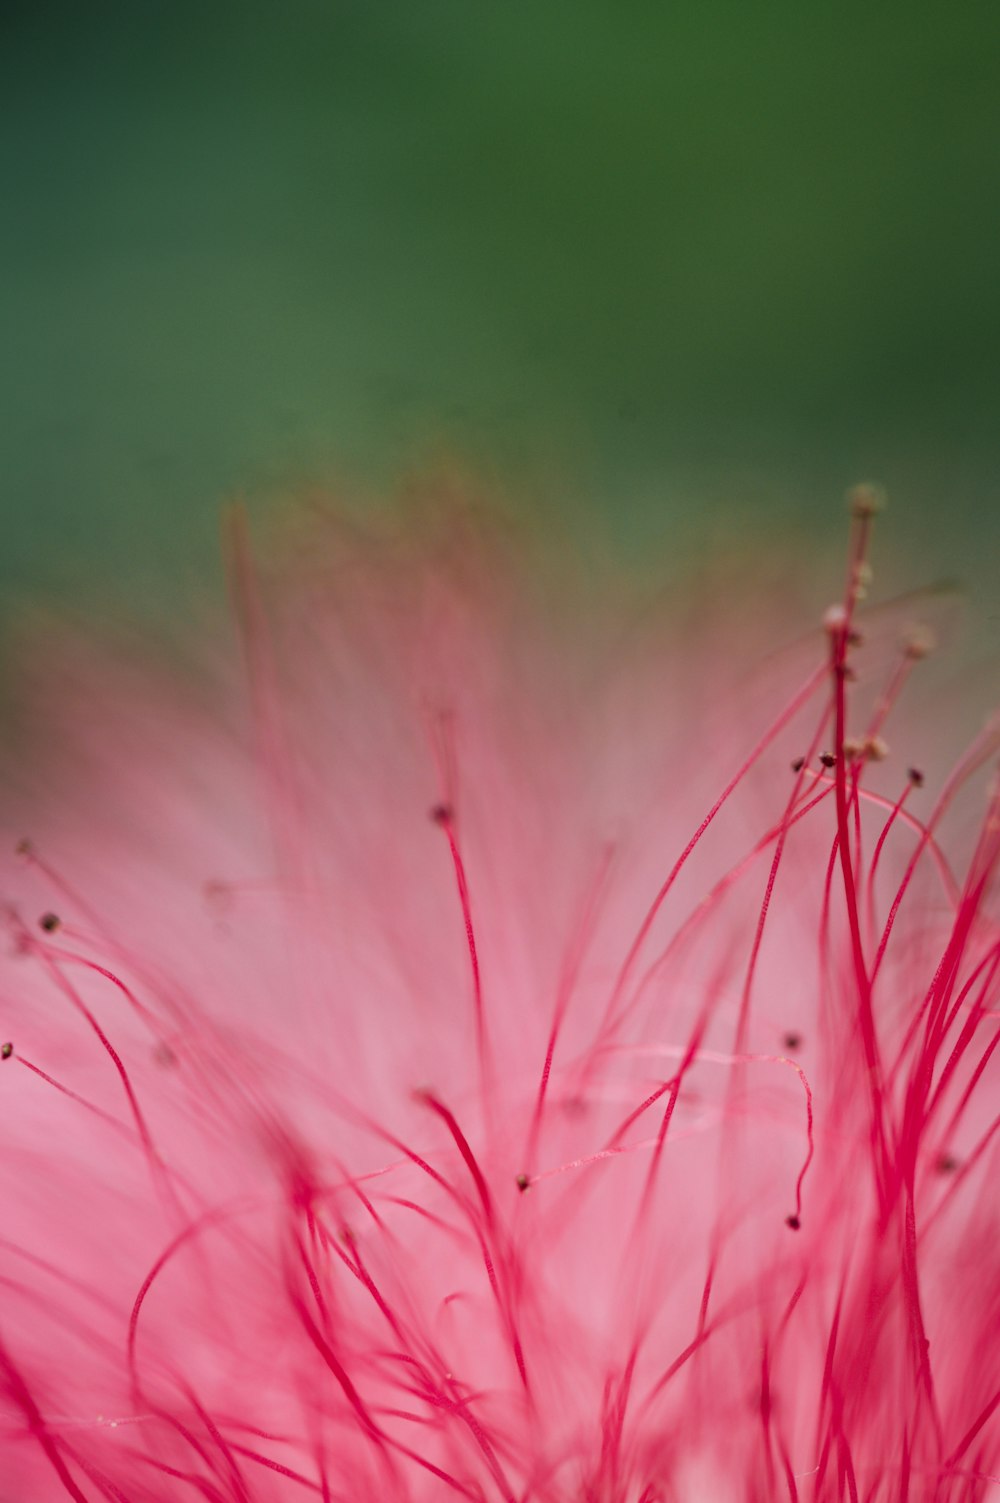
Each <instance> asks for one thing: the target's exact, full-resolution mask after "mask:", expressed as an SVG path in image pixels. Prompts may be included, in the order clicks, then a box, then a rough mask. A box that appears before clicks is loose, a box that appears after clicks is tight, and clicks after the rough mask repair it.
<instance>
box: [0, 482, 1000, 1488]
mask: <svg viewBox="0 0 1000 1503" xmlns="http://www.w3.org/2000/svg"><path fill="white" fill-rule="evenodd" d="M876 509H877V497H876V495H875V493H874V492H873V491H872V490H871V489H869V488H859V489H858V490H857V491H856V492H855V493H853V496H852V523H851V526H852V536H851V545H850V551H849V560H848V569H847V579H846V583H845V587H844V592H843V596H842V598H841V600H840V601H838V602H837V603H836V605H835V606H833V607H832V608H831V609H830V610H828V611H827V613H826V616H825V617H824V618H823V621H822V625H821V626H818V627H817V628H816V630H815V631H814V632H813V634H812V635H811V636H808V637H807V638H806V639H804V640H803V639H798V638H797V639H796V641H795V644H794V646H792V647H791V648H787V647H786V648H785V649H784V650H783V651H781V652H778V653H773V652H770V651H765V650H764V648H763V647H761V648H760V650H759V651H758V645H757V642H756V637H757V636H758V635H761V636H763V635H766V634H767V632H769V631H770V630H771V629H772V627H771V625H770V624H768V625H766V626H764V627H762V628H761V630H760V633H758V632H757V631H756V630H755V628H754V625H753V622H754V614H755V610H756V607H757V605H758V604H759V605H760V606H761V607H762V608H765V607H770V604H771V603H770V602H768V601H767V600H764V599H761V600H760V601H759V602H755V601H754V599H753V597H752V594H751V595H750V598H749V601H748V603H747V604H744V605H741V606H740V607H739V608H736V607H732V608H729V609H723V610H722V611H721V612H716V613H715V614H714V615H712V613H710V612H708V611H707V610H706V612H705V615H704V619H701V618H699V617H698V616H697V614H695V615H694V616H688V617H687V618H686V619H685V620H684V622H683V624H682V626H678V624H677V621H676V620H675V621H674V622H673V624H672V625H671V623H670V620H669V613H668V612H664V611H662V610H658V609H652V610H650V611H649V612H647V614H646V616H645V618H644V619H639V618H638V617H637V616H636V614H635V613H633V618H632V619H631V620H629V619H628V613H627V612H624V611H623V610H622V608H621V604H620V601H619V602H618V603H617V604H616V599H617V597H616V595H615V591H614V590H613V589H611V588H609V587H607V586H606V585H605V584H602V583H601V582H600V581H598V582H595V581H594V579H593V578H589V579H587V580H586V588H585V589H584V588H580V583H579V581H582V580H583V578H584V571H582V570H581V574H580V576H579V580H578V584H577V586H576V587H574V588H571V587H570V586H569V584H568V583H567V579H568V573H569V570H568V568H567V567H564V570H563V574H562V575H561V576H560V578H559V584H558V587H557V584H556V576H555V573H554V571H553V570H552V568H551V560H550V561H549V566H547V567H542V566H540V565H539V563H538V559H537V558H536V557H535V555H534V553H533V551H532V545H531V543H530V541H529V540H528V539H527V538H526V537H524V536H523V535H521V534H519V533H517V532H516V530H514V531H512V530H510V529H506V530H505V529H504V528H503V527H501V526H500V525H499V524H498V523H497V522H496V519H495V518H494V519H493V520H488V519H487V520H484V519H483V517H482V516H480V515H479V514H478V513H477V511H476V510H475V508H473V507H467V506H463V505H461V504H451V505H449V506H446V507H443V508H442V509H441V510H434V509H432V508H431V509H425V510H422V511H421V510H418V511H417V513H416V515H415V516H412V517H410V519H409V520H408V521H404V522H402V523H400V524H398V525H389V524H385V523H383V524H379V525H375V524H371V525H369V526H367V527H362V526H360V525H358V524H356V523H351V522H349V520H348V519H347V518H346V516H345V515H344V514H343V513H336V512H329V513H326V512H323V511H317V512H316V513H315V514H313V515H312V516H310V517H308V518H305V519H302V521H301V523H300V525H299V526H298V527H297V528H293V529H291V531H290V535H289V538H288V539H287V540H286V544H285V545H284V551H283V553H282V556H281V558H280V560H279V561H276V562H272V564H271V565H270V566H268V567H267V568H262V567H261V566H260V565H259V564H258V563H257V562H256V560H255V556H254V550H253V549H252V547H251V545H250V541H249V538H248V534H247V528H246V523H245V519H244V518H243V517H242V515H241V514H240V513H239V512H236V513H234V514H233V515H232V516H231V518H230V519H229V523H228V525H227V560H228V569H229V578H230V581H231V587H232V600H233V620H234V622H235V624H236V631H235V641H234V644H233V645H234V647H235V648H236V649H237V650H236V651H234V652H224V651H222V650H218V651H217V652H216V653H215V655H214V657H213V658H212V660H211V663H210V662H209V655H208V653H207V651H205V652H204V653H203V666H202V669H201V670H200V672H199V673H198V674H194V675H191V674H188V675H184V674H182V673H180V672H179V671H178V672H176V673H174V674H171V673H168V672H166V671H165V670H163V669H162V668H160V667H157V666H156V665H155V663H154V662H152V661H149V662H145V663H139V664H138V665H137V664H136V663H135V662H134V661H133V662H132V663H131V664H130V663H128V662H127V661H125V660H124V659H123V658H122V657H120V656H119V657H118V658H115V657H114V656H111V657H102V656H101V654H99V653H92V652H88V650H87V649H86V648H85V647H84V646H83V644H82V642H81V641H80V640H78V639H77V640H73V641H69V642H64V643H63V644H61V645H58V644H56V643H54V642H53V643H50V644H49V647H48V650H47V651H46V652H45V653H44V654H43V656H42V658H41V659H40V660H41V661H44V663H45V665H46V671H45V673H44V675H42V676H41V677H40V678H39V676H38V675H35V676H34V680H33V682H30V683H29V685H28V689H27V691H26V693H27V698H28V700H29V701H30V703H29V705H28V708H27V710H26V711H25V714H26V719H27V729H26V730H25V731H24V732H23V734H22V736H21V738H20V742H19V747H20V749H19V751H18V753H17V755H16V757H15V759H14V761H13V762H12V764H11V768H10V775H9V779H8V794H7V801H6V806H5V808H4V811H3V816H4V819H5V821H7V822H8V823H9V824H11V826H12V827H13V824H14V822H15V821H16V822H17V823H18V824H19V825H20V826H21V828H22V829H24V830H26V831H27V838H24V839H21V840H20V842H19V844H18V847H17V851H16V854H15V856H14V858H13V859H12V861H11V862H10V863H9V864H8V867H7V869H6V873H5V885H6V890H7V896H8V905H7V909H6V913H7V934H8V941H7V945H6V953H5V955H4V956H3V958H2V960H0V1031H2V1036H3V1038H4V1040H6V1042H4V1044H3V1049H2V1059H0V1121H2V1123H3V1145H4V1150H3V1155H2V1158H0V1205H2V1207H3V1213H4V1214H3V1225H2V1228H0V1284H2V1294H0V1458H2V1459H0V1500H2V1503H50V1500H52V1503H62V1500H64V1499H66V1498H70V1499H73V1500H74V1503H102V1500H109V1503H160V1500H183V1499H187V1498H190V1499H192V1500H207V1503H285V1500H294V1499H297V1498H302V1499H304V1500H305V1499H309V1498H317V1499H320V1500H323V1503H363V1500H389V1503H397V1500H398V1503H430V1500H434V1503H437V1500H445V1503H446V1500H448V1499H456V1500H457V1499H468V1500H472V1503H691V1500H705V1503H729V1500H732V1503H742V1500H748V1503H750V1500H753V1503H773V1500H778V1499H788V1500H791V1503H799V1500H801V1503H827V1500H831V1503H832V1500H850V1503H882V1500H885V1503H904V1500H914V1503H917V1500H920V1503H924V1500H926V1503H958V1500H963V1503H964V1500H969V1503H973V1500H983V1503H985V1500H987V1499H989V1498H991V1497H996V1496H1000V1493H998V1492H997V1488H998V1487H1000V1482H998V1474H1000V1414H998V1412H997V1411H998V1410H1000V1256H998V1253H997V1237H998V1221H1000V1209H998V1202H997V1198H996V1195H995V1190H994V1185H995V1180H996V1172H997V1168H998V1155H1000V1135H998V1128H1000V1111H998V1102H997V1095H996V1086H997V1069H998V1065H997V1061H996V1060H995V1059H994V1053H995V1051H996V1048H997V1044H998V1042H1000V913H998V903H997V867H998V862H1000V785H998V783H997V781H996V779H995V776H994V780H993V781H992V782H990V778H991V767H992V764H994V763H995V761H996V757H997V752H998V749H1000V724H998V722H997V721H996V720H994V721H992V722H990V723H989V724H988V725H987V726H986V728H985V729H984V730H983V731H982V732H981V733H980V735H979V736H978V737H977V738H976V739H975V740H974V741H973V742H972V744H971V745H970V746H968V747H967V749H966V750H965V752H964V753H963V754H962V756H961V758H960V760H959V761H958V762H957V764H956V765H955V766H954V767H953V768H952V770H951V771H950V772H948V773H945V774H943V776H942V778H941V779H940V780H939V781H937V788H936V789H935V787H934V786H933V783H934V781H936V780H937V774H936V772H935V774H934V778H932V777H931V776H930V775H929V774H925V773H924V772H923V771H921V770H918V768H917V767H914V766H909V767H906V765H905V764H906V762H907V761H908V760H909V756H908V749H909V748H910V747H912V746H920V747H922V748H923V750H924V754H926V755H927V756H928V757H929V758H930V765H934V766H936V761H935V759H938V760H939V752H938V747H939V743H940V741H941V739H942V738H941V736H940V734H939V733H940V731H941V726H940V724H939V721H940V714H939V711H938V709H937V708H936V706H935V703H934V701H933V699H931V698H928V697H927V696H926V694H923V693H922V691H921V689H920V687H919V683H915V684H911V682H910V680H911V676H912V675H914V674H918V673H919V672H921V671H922V670H921V659H922V658H923V657H925V656H926V654H927V651H928V650H929V642H928V640H927V639H926V637H924V636H920V635H917V634H913V633H909V634H907V635H904V636H903V638H902V639H901V641H900V642H899V644H898V646H893V647H891V648H887V646H886V632H885V630H884V626H883V624H882V623H883V622H884V619H885V615H884V613H882V614H880V613H879V612H877V611H876V612H872V613H871V614H870V621H871V633H870V634H869V626H868V625H867V624H866V606H865V603H864V596H865V594H866V590H867V586H868V582H869V578H870V566H869V556H870V551H871V542H872V532H873V527H874V520H875V512H876ZM564 566H565V561H564ZM762 619H763V620H764V621H766V622H767V623H777V622H780V621H782V619H783V618H782V613H781V611H780V610H778V611H773V610H772V611H770V614H768V611H767V610H762ZM720 620H721V627H720ZM692 622H694V623H695V624H692ZM796 626H797V623H796V622H795V620H794V612H793V611H792V610H791V608H789V610H788V612H787V613H786V614H785V618H784V624H783V625H781V627H780V634H781V636H785V637H787V630H788V628H790V627H796ZM774 630H775V631H776V632H777V631H778V630H779V628H778V626H777V625H775V626H774ZM866 637H867V638H868V640H866ZM771 645H772V646H773V645H774V643H773V640H772V643H771ZM758 660H759V661H758ZM34 661H35V662H38V661H39V658H38V657H37V656H36V658H35V659H34ZM238 661H239V663H240V666H239V667H237V666H236V665H237V662H238ZM220 664H221V666H220ZM889 742H892V743H894V744H895V745H899V746H901V747H902V748H903V751H902V756H901V757H898V756H897V755H896V754H895V746H894V745H890V744H887V743H889ZM898 764H899V765H898ZM984 790H985V802H984ZM13 844H14V839H13V838H12V840H11V845H13Z"/></svg>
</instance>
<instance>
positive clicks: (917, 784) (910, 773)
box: [906, 767, 924, 788]
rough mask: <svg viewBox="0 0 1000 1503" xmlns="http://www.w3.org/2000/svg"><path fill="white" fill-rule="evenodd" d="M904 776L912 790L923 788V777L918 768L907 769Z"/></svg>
mask: <svg viewBox="0 0 1000 1503" xmlns="http://www.w3.org/2000/svg"><path fill="white" fill-rule="evenodd" d="M906 776H907V777H908V778H909V780H910V782H911V783H912V784H913V786H914V788H922V787H923V786H924V775H923V773H922V772H921V771H920V768H919V767H908V768H907V769H906Z"/></svg>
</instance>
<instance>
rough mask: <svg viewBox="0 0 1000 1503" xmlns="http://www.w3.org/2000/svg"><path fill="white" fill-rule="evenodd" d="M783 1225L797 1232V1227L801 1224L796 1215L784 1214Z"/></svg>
mask: <svg viewBox="0 0 1000 1503" xmlns="http://www.w3.org/2000/svg"><path fill="white" fill-rule="evenodd" d="M785 1225H786V1226H789V1227H791V1229H792V1231H793V1232H797V1231H798V1229H799V1227H800V1226H801V1225H802V1222H801V1221H800V1220H799V1218H798V1217H797V1216H786V1217H785Z"/></svg>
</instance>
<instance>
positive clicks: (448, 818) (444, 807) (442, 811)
mask: <svg viewBox="0 0 1000 1503" xmlns="http://www.w3.org/2000/svg"><path fill="white" fill-rule="evenodd" d="M454 818H455V811H454V809H453V808H452V807H451V805H450V804H435V805H434V807H433V809H432V810H431V819H432V820H433V821H434V823H435V824H436V825H447V824H451V822H452V820H453V819H454Z"/></svg>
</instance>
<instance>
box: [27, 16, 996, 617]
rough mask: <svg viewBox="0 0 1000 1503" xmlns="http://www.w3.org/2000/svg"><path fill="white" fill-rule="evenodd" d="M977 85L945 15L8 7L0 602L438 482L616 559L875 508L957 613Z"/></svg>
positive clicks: (101, 591)
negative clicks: (400, 481)
mask: <svg viewBox="0 0 1000 1503" xmlns="http://www.w3.org/2000/svg"><path fill="white" fill-rule="evenodd" d="M998 60H1000V12H998V10H997V7H996V5H995V4H994V3H989V4H986V3H983V4H972V3H968V0H953V3H951V4H948V5H946V4H936V3H931V0H911V3H910V4H909V5H908V6H905V7H903V6H887V7H880V6H878V5H875V6H873V5H872V4H871V3H870V0H869V3H866V4H858V3H854V0H844V3H841V4H838V5H837V6H833V5H824V6H814V5H810V4H808V3H803V0H768V3H766V4H752V3H747V0H697V3H694V0H686V3H669V0H663V3H658V4H627V3H618V4H612V3H610V0H606V3H601V4H597V3H594V0H572V3H568V0H567V3H559V0H531V3H528V0H489V3H482V0H479V3H477V0H273V3H270V4H262V3H259V0H256V3H253V0H239V3H233V4H230V3H223V0H217V3H213V0H199V3H196V4H193V3H189V0H127V3H119V4H102V3H100V0H95V3H88V4H86V5H84V4H80V3H76V0H74V3H72V4H65V5H53V4H46V3H44V0H21V3H12V0H8V3H7V5H6V6H5V7H4V9H3V21H2V44H0V101H2V103H0V111H2V139H0V150H2V163H0V167H2V177H0V195H2V196H0V202H2V213H0V235H2V241H0V273H2V274H0V313H2V330H3V352H4V353H3V381H4V390H3V398H2V412H3V416H2V421H0V431H2V433H3V442H2V458H3V503H2V505H3V523H4V527H3V548H2V549H0V599H6V600H8V601H9V600H10V599H11V598H13V596H19V595H22V594H23V593H25V592H29V593H34V594H37V593H39V592H41V593H45V592H49V593H62V595H63V596H64V597H77V596H86V595H89V596H91V597H99V596H103V595H106V594H108V593H109V592H110V593H111V594H117V595H120V596H121V597H122V598H124V599H129V598H131V599H135V598H139V597H142V598H143V599H147V600H154V599H157V598H163V596H164V595H165V594H166V595H169V594H171V593H173V592H175V591H176V590H177V589H178V588H187V587H188V585H189V584H190V583H192V582H197V581H199V580H208V579H211V578H213V574H214V570H215V568H216V564H215V558H216V527H217V520H216V519H217V515H218V506H219V502H220V499H221V498H224V497H225V496H226V495H228V494H231V493H232V492H233V491H235V490H242V491H244V492H247V493H249V494H250V495H251V496H253V497H266V496H268V495H271V494H274V493H277V492H281V491H282V490H285V489H293V490H294V489H296V488H299V487H303V486H307V485H311V484H313V483H314V482H321V483H322V482H324V481H326V480H329V479H336V478H337V477H339V476H345V475H346V476H349V477H352V478H353V479H355V480H358V481H361V482H364V483H368V484H372V485H373V486H375V487H382V486H388V485H389V484H391V483H392V482H393V480H394V479H396V478H398V477H399V475H400V474H401V473H403V472H404V471H405V470H406V469H407V468H408V467H409V466H411V465H413V464H415V463H419V462H420V461H421V460H422V459H423V458H424V457H426V456H427V455H428V454H433V453H434V452H437V451H439V450H453V451H457V452H458V453H460V454H462V455H464V456H465V457H466V458H467V459H468V460H470V462H471V463H472V464H474V465H477V466H481V467H482V468H483V469H484V471H485V472H486V473H487V474H488V475H489V476H491V477H500V478H502V479H503V480H504V481H505V482H506V483H507V484H509V485H511V486H512V487H514V488H515V489H520V490H521V491H522V492H523V494H524V495H525V496H526V497H527V498H528V500H529V503H530V500H531V497H532V495H533V494H539V495H540V494H542V493H544V492H545V491H546V490H550V491H559V492H560V493H561V494H562V495H564V496H565V497H566V498H568V499H569V504H571V505H574V506H578V507H579V508H580V509H581V511H586V510H590V509H592V510H594V511H595V512H597V513H598V514H599V515H601V516H603V517H604V518H606V519H607V520H608V523H609V526H610V527H612V528H613V530H614V531H615V532H616V533H617V535H618V536H619V537H620V538H621V539H623V540H624V542H625V543H626V545H628V546H635V547H642V548H645V547H646V546H648V545H649V544H651V543H652V542H653V540H656V542H657V544H658V545H663V544H664V542H665V543H666V545H667V546H669V544H670V541H671V539H678V540H680V545H681V546H682V547H686V546H687V544H688V542H690V541H691V540H692V539H694V540H695V541H697V539H698V538H705V537H709V536H711V535H719V534H720V533H722V534H725V535H726V536H728V538H729V539H730V540H731V541H736V542H737V543H738V541H739V539H740V537H741V536H744V535H748V534H758V533H759V532H760V531H761V529H765V530H766V529H768V528H772V527H787V528H796V529H799V530H805V531H808V532H809V533H811V534H814V535H815V536H816V537H817V539H818V540H825V539H827V538H832V537H833V535H834V534H835V533H838V532H839V531H840V529H841V528H842V524H843V512H842V509H841V505H840V496H841V493H842V491H843V489H844V487H845V486H846V485H847V484H848V483H850V482H851V481H853V480H854V479H856V478H859V477H861V476H867V475H873V476H875V477H877V478H879V479H880V480H882V481H884V483H885V484H886V485H887V486H888V487H889V488H890V491H891V492H893V493H894V502H895V503H896V505H898V507H899V511H898V512H897V514H896V516H895V517H894V519H893V533H894V534H895V535H896V537H897V539H898V538H899V537H901V536H904V535H905V537H906V538H907V540H908V546H910V545H912V546H914V547H916V548H917V549H918V550H919V551H920V553H921V555H922V556H923V557H925V558H926V559H927V563H928V567H929V568H930V569H931V570H932V571H934V572H936V573H941V574H960V575H963V576H964V577H966V578H967V579H969V580H970V581H971V582H972V585H973V588H974V589H978V590H979V591H980V593H981V595H982V596H983V598H984V599H986V598H987V596H988V594H989V592H990V591H991V590H992V589H993V583H992V581H993V578H994V576H995V573H996V565H997V558H998V550H1000V486H998V482H1000V425H998V422H997V414H998V398H1000V339H998V336H1000V275H998V269H1000V255H998V252H1000V192H998V188H1000V61H998ZM904 507H905V512H904V511H903V508H904ZM997 609H1000V607H997Z"/></svg>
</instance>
